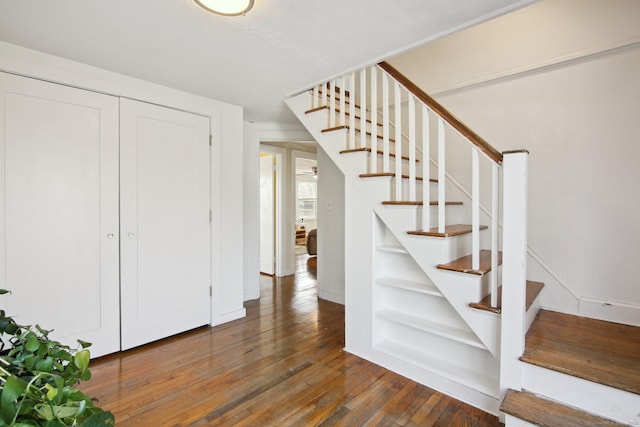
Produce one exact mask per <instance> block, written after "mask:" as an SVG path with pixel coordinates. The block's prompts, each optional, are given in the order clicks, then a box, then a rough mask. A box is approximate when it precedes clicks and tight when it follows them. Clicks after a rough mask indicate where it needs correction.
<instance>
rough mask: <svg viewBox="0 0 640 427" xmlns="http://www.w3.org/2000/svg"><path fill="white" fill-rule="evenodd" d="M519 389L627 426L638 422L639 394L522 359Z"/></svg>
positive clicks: (638, 423) (639, 421) (639, 417)
mask: <svg viewBox="0 0 640 427" xmlns="http://www.w3.org/2000/svg"><path fill="white" fill-rule="evenodd" d="M522 385H523V389H525V390H527V391H530V392H532V393H536V394H540V395H543V396H545V397H548V398H550V399H553V400H557V401H559V402H563V403H564V404H565V405H569V406H573V407H575V408H578V409H582V410H584V411H586V412H590V413H593V414H595V415H600V416H602V417H605V418H610V419H612V420H616V421H618V422H621V423H625V424H629V425H640V410H639V408H640V395H637V394H633V393H629V392H626V391H622V390H618V389H615V388H612V387H608V386H605V385H601V384H596V383H593V382H591V381H586V380H583V379H581V378H577V377H573V376H571V375H565V374H563V373H560V372H556V371H552V370H549V369H545V368H541V367H539V366H535V365H531V364H529V363H524V362H522Z"/></svg>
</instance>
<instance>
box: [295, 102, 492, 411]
mask: <svg viewBox="0 0 640 427" xmlns="http://www.w3.org/2000/svg"><path fill="white" fill-rule="evenodd" d="M286 103H287V105H288V106H289V107H290V108H291V110H292V111H293V112H294V114H295V115H296V116H297V117H298V119H299V120H300V121H301V122H302V123H303V124H304V125H305V127H306V128H307V129H308V130H309V132H310V133H311V135H312V136H313V137H314V138H315V139H316V141H317V142H318V144H319V145H320V146H321V147H322V148H323V150H324V151H325V152H326V153H327V154H328V155H329V157H330V158H331V159H332V160H333V161H334V162H335V164H336V165H337V166H338V168H339V169H340V170H341V171H342V172H343V173H344V175H345V198H346V200H345V205H346V212H345V221H346V224H345V230H346V231H345V232H346V236H345V246H346V247H345V252H346V257H347V259H346V263H345V264H346V272H345V275H346V289H345V293H346V295H345V301H346V313H345V316H346V336H347V338H346V349H347V350H348V351H350V352H352V353H354V354H357V355H359V356H361V357H364V358H366V359H368V360H371V361H373V362H374V363H378V364H380V365H382V366H385V367H387V368H389V369H391V370H393V371H395V372H398V373H400V374H402V375H405V376H407V377H409V378H411V379H413V380H416V381H418V382H420V383H422V384H425V385H427V386H429V387H432V388H435V389H438V390H441V391H443V392H445V393H447V394H449V395H451V396H454V397H456V398H457V399H459V400H462V401H465V402H468V403H470V404H473V405H474V406H477V407H479V408H482V409H484V410H486V411H489V412H492V413H494V414H497V413H498V409H497V408H498V403H499V397H500V396H499V394H500V390H499V380H498V373H499V362H498V359H497V358H496V356H497V355H498V354H499V343H500V322H499V317H498V316H496V315H495V314H493V313H487V312H482V311H478V310H473V309H471V308H469V306H468V304H469V302H471V301H479V300H480V299H481V298H482V296H484V295H486V293H487V292H488V288H487V285H486V280H487V276H486V275H485V276H484V277H481V276H474V275H466V274H460V273H455V272H450V271H443V270H438V269H437V268H436V266H437V265H438V264H441V263H447V262H450V261H452V260H454V259H457V258H459V257H461V256H464V255H467V254H468V253H469V250H470V236H468V235H466V236H465V235H463V236H457V237H450V238H432V237H424V236H410V235H408V234H407V231H409V230H412V229H416V228H417V227H418V225H419V224H417V222H418V219H417V218H418V217H419V215H418V211H419V209H425V208H426V209H432V210H433V211H432V215H431V217H432V218H437V210H436V208H435V207H415V206H412V207H397V206H395V207H385V206H383V205H382V203H381V202H382V201H384V200H389V199H390V198H391V197H390V194H389V192H390V190H391V185H389V182H388V180H387V181H386V182H385V180H384V179H381V180H377V179H376V180H365V179H361V178H360V177H359V175H360V174H361V173H367V172H368V169H367V167H368V165H369V164H370V162H369V161H368V159H369V157H370V156H371V154H370V153H367V152H361V153H349V154H346V155H344V154H342V155H341V154H340V151H342V150H343V149H344V147H345V140H344V138H345V137H346V135H347V133H346V131H345V132H322V130H323V129H325V128H326V127H327V112H322V111H319V112H315V113H310V114H305V111H307V110H308V109H309V105H310V95H309V94H306V93H304V94H301V95H298V96H296V97H293V98H290V99H288V100H287V101H286ZM423 185H424V184H423ZM463 215H464V214H463V213H458V212H456V206H451V207H448V208H447V222H448V223H460V222H461V221H464V220H465V218H464V217H463ZM432 221H433V219H432ZM495 273H496V272H493V273H492V274H495ZM389 283H394V284H395V286H394V284H391V285H389Z"/></svg>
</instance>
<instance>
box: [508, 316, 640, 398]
mask: <svg viewBox="0 0 640 427" xmlns="http://www.w3.org/2000/svg"><path fill="white" fill-rule="evenodd" d="M639 357H640V327H637V326H631V325H623V324H620V323H613V322H606V321H604V320H596V319H591V318H587V317H580V316H574V315H571V314H565V313H557V312H553V311H548V310H540V312H538V315H537V317H536V319H535V321H534V322H533V324H532V325H531V328H530V329H529V332H528V333H527V337H526V342H525V351H524V354H523V355H522V357H520V360H522V361H523V362H527V363H531V364H533V365H537V366H541V367H543V368H546V369H551V370H554V371H557V372H562V373H564V374H568V375H572V376H575V377H578V378H582V379H585V380H588V381H592V382H595V383H598V384H604V385H607V386H610V387H614V388H617V389H620V390H624V391H628V392H630V393H635V394H640V363H638V360H639Z"/></svg>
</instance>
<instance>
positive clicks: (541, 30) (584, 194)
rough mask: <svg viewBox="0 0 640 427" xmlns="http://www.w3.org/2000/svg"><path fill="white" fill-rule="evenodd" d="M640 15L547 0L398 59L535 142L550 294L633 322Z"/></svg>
mask: <svg viewBox="0 0 640 427" xmlns="http://www.w3.org/2000/svg"><path fill="white" fill-rule="evenodd" d="M638 18H640V2H637V1H635V0H610V1H607V2H602V1H600V0H543V1H541V2H539V3H536V4H534V5H532V6H529V7H527V8H524V9H521V10H519V11H516V12H513V13H511V14H509V15H506V16H503V17H500V18H497V19H495V20H493V21H489V22H487V23H484V24H481V25H479V26H477V27H474V28H471V29H468V30H466V31H463V32H460V33H457V34H454V35H452V36H449V37H447V38H445V39H442V40H439V41H436V42H434V43H432V44H429V45H427V46H424V47H422V48H420V49H417V50H415V51H413V52H409V53H407V54H404V55H402V56H399V57H396V58H394V59H392V60H391V61H390V62H391V63H392V64H393V65H394V66H395V67H397V68H398V69H399V70H400V71H401V72H403V73H404V74H405V75H407V76H408V77H409V78H410V79H412V80H413V81H414V82H416V83H417V84H418V85H419V86H421V87H422V88H424V89H425V90H426V91H427V92H429V93H431V94H433V95H435V97H436V98H437V99H438V100H439V101H440V102H442V103H443V104H444V105H445V107H447V108H448V109H450V110H451V111H452V112H453V113H454V114H455V115H456V116H458V117H459V118H460V119H462V120H463V121H464V122H466V123H467V124H468V125H470V126H471V128H473V129H474V130H476V131H477V132H478V133H479V134H480V135H482V136H483V137H484V138H485V139H487V140H488V141H489V142H490V143H492V144H493V145H494V146H496V147H497V148H498V149H499V150H508V149H518V148H526V149H528V150H529V151H530V152H531V155H530V175H529V176H530V182H529V192H530V193H529V197H530V199H529V220H530V222H529V249H530V251H529V253H530V257H529V261H528V262H529V273H530V274H529V277H530V278H532V279H538V280H542V281H544V282H546V284H547V288H546V289H545V291H544V294H543V300H542V305H543V306H545V307H547V308H552V309H556V310H560V311H566V312H581V313H584V314H586V315H591V316H595V317H601V318H608V319H611V320H615V321H621V322H627V323H635V324H638V323H640V311H638V309H640V287H639V286H637V279H636V277H637V276H636V272H635V263H636V262H637V259H639V258H640V244H638V239H639V238H640V222H638V221H637V216H638V213H637V212H638V210H639V209H640V192H639V191H638V190H637V184H638V183H639V182H640V168H639V167H638V165H640V124H639V122H638V120H637V117H638V111H640V26H638V25H637V22H638ZM460 180H461V181H462V182H466V177H462V178H461V179H460ZM604 303H611V304H612V305H604Z"/></svg>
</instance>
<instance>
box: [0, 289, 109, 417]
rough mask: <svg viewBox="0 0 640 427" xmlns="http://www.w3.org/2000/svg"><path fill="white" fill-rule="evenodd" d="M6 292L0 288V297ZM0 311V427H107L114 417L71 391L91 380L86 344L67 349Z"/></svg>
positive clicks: (77, 392) (91, 401) (36, 327)
mask: <svg viewBox="0 0 640 427" xmlns="http://www.w3.org/2000/svg"><path fill="white" fill-rule="evenodd" d="M6 293H7V291H6V290H4V289H0V295H1V294H6ZM50 332H51V331H47V330H45V329H43V328H41V327H40V326H39V325H36V326H22V325H19V324H17V323H16V322H15V320H14V319H13V318H12V317H10V316H7V315H6V313H5V311H4V310H0V389H1V393H0V427H2V426H15V427H26V426H43V427H65V426H76V427H106V426H113V425H114V424H115V420H114V417H113V414H111V412H108V411H103V410H102V409H100V408H98V407H96V406H94V404H93V400H92V399H91V398H90V397H89V396H87V395H85V394H84V393H82V392H81V391H80V390H78V389H77V388H76V386H77V384H78V383H79V382H80V381H86V380H88V379H89V378H90V377H91V372H90V371H89V359H90V355H89V350H88V349H87V348H88V347H89V346H90V345H91V344H89V343H87V342H83V341H80V340H79V341H78V344H79V347H78V349H72V348H70V347H68V346H66V345H63V344H61V343H59V342H57V341H54V340H51V339H50V338H49V333H50Z"/></svg>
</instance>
